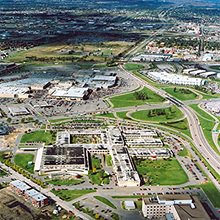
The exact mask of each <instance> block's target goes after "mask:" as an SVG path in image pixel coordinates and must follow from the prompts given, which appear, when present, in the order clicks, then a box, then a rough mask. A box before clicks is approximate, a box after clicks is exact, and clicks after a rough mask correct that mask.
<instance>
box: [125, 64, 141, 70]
mask: <svg viewBox="0 0 220 220" xmlns="http://www.w3.org/2000/svg"><path fill="white" fill-rule="evenodd" d="M124 68H125V69H126V70H127V71H140V70H142V69H144V65H142V64H136V63H126V64H125V65H124Z"/></svg>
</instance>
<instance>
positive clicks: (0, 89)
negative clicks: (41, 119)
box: [0, 84, 30, 99]
mask: <svg viewBox="0 0 220 220" xmlns="http://www.w3.org/2000/svg"><path fill="white" fill-rule="evenodd" d="M29 90H30V89H29V88H28V87H15V86H3V85H2V84H0V98H20V99H26V98H28V97H29V94H28V92H29Z"/></svg>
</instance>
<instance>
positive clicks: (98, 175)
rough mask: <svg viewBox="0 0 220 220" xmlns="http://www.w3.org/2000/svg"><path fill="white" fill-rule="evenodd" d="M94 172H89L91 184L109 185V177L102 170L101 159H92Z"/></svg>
mask: <svg viewBox="0 0 220 220" xmlns="http://www.w3.org/2000/svg"><path fill="white" fill-rule="evenodd" d="M91 163H92V170H90V171H89V174H88V177H89V179H90V181H91V183H93V184H96V185H101V184H109V182H110V180H109V175H108V174H107V173H106V172H105V171H104V170H103V169H102V166H101V161H100V159H99V158H97V157H95V156H93V157H92V158H91Z"/></svg>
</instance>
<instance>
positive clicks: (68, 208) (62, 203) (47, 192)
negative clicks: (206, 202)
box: [0, 162, 92, 220]
mask: <svg viewBox="0 0 220 220" xmlns="http://www.w3.org/2000/svg"><path fill="white" fill-rule="evenodd" d="M0 167H2V168H3V169H5V170H7V171H8V172H9V173H11V174H12V176H13V178H15V179H18V180H20V181H25V182H26V183H27V184H29V185H30V186H32V187H33V188H35V189H37V190H38V191H40V192H41V193H43V194H44V195H46V196H48V197H50V198H51V199H52V200H54V201H55V202H56V204H57V205H59V206H60V207H62V208H63V209H65V210H66V211H71V212H73V213H74V214H75V215H77V216H79V217H80V218H82V219H85V220H88V219H89V220H90V219H92V218H91V217H90V216H88V215H86V214H84V213H81V212H80V211H79V210H77V209H75V208H74V207H73V205H72V204H71V203H69V202H66V201H63V200H61V199H60V198H59V197H57V196H55V195H54V194H53V193H52V192H50V188H46V189H44V188H41V187H40V186H39V185H37V184H36V183H34V182H32V181H31V180H30V179H28V178H26V177H24V176H23V175H21V174H19V173H17V172H15V171H14V170H13V169H11V168H10V167H7V166H6V165H5V164H3V163H1V162H0Z"/></svg>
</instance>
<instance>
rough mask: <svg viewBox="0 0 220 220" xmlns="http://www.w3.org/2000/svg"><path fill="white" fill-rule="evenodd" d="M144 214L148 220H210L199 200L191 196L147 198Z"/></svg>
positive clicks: (144, 201)
mask: <svg viewBox="0 0 220 220" xmlns="http://www.w3.org/2000/svg"><path fill="white" fill-rule="evenodd" d="M142 213H143V216H144V217H145V218H147V219H161V218H164V217H165V219H174V220H189V219H190V220H197V219H199V220H210V217H209V216H208V214H207V213H206V211H205V209H204V208H203V206H202V204H201V202H200V201H199V199H198V198H197V197H196V196H192V197H191V196H189V195H172V196H161V197H160V198H159V197H158V196H157V197H154V198H145V199H143V200H142Z"/></svg>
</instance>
